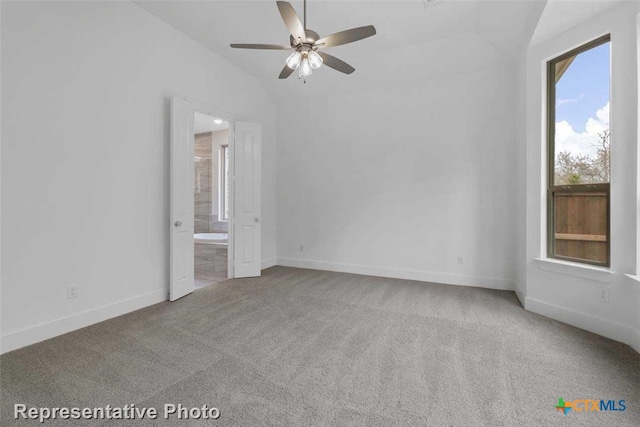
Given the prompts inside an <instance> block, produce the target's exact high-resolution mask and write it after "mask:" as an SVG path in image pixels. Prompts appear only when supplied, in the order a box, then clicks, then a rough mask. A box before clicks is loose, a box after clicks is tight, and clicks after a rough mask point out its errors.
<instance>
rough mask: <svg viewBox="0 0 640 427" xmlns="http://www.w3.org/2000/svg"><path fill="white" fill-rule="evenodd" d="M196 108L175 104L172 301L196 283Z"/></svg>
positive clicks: (175, 99) (178, 101) (177, 101)
mask: <svg viewBox="0 0 640 427" xmlns="http://www.w3.org/2000/svg"><path fill="white" fill-rule="evenodd" d="M193 168H194V166H193V108H192V106H191V104H190V103H189V102H187V101H186V100H185V99H183V98H179V97H177V96H174V97H173V98H172V100H171V184H170V186H171V190H170V191H171V202H170V204H171V208H170V209H171V217H170V219H171V224H170V228H171V231H170V232H169V234H170V236H171V237H170V246H171V249H170V253H171V255H170V257H171V260H170V264H171V267H170V269H171V272H170V277H171V278H170V285H169V299H170V300H171V301H175V300H177V299H178V298H181V297H183V296H185V295H187V294H190V293H191V292H193V290H194V283H193V230H194V224H193V223H194V219H193V197H194V196H193Z"/></svg>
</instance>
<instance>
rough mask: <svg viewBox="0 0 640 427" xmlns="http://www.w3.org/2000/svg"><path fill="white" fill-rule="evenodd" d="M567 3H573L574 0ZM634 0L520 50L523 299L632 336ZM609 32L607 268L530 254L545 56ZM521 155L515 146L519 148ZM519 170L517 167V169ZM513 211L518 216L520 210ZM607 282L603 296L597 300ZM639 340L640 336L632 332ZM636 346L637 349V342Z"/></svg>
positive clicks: (539, 222)
mask: <svg viewBox="0 0 640 427" xmlns="http://www.w3.org/2000/svg"><path fill="white" fill-rule="evenodd" d="M575 7H576V8H579V7H581V4H580V2H575ZM639 12H640V4H639V3H637V2H629V3H626V4H623V5H621V6H619V7H617V8H615V9H613V10H611V11H609V12H606V13H603V14H601V15H598V16H597V17H595V18H592V19H590V20H588V21H586V22H583V23H582V24H580V25H577V26H574V27H573V28H570V29H568V30H567V31H566V32H564V33H562V34H560V35H558V36H555V37H552V38H550V39H547V40H545V41H542V42H540V43H538V44H536V45H535V46H531V47H530V49H529V51H528V57H527V67H526V73H527V77H526V79H527V106H526V117H527V126H526V130H527V135H526V137H527V139H526V147H524V146H521V147H522V148H523V149H524V148H526V157H527V169H526V180H527V211H526V224H527V231H526V233H527V234H526V237H527V238H526V263H527V269H526V283H524V284H523V285H524V289H525V291H524V293H525V306H526V308H527V309H528V310H532V311H535V312H538V313H540V314H544V315H546V316H549V317H553V318H556V319H559V320H561V321H564V322H566V323H570V324H573V325H575V326H578V327H581V328H584V329H587V330H591V331H593V332H596V333H599V334H601V335H604V336H607V337H610V338H613V339H616V340H618V341H623V342H627V343H633V342H634V339H635V338H634V336H636V337H637V336H638V330H637V324H636V322H637V320H636V317H637V313H638V311H640V305H639V304H638V301H639V299H638V296H637V292H638V291H639V287H640V283H639V282H638V281H636V280H633V279H631V278H629V277H626V276H625V274H636V273H637V239H636V236H637V221H638V192H637V182H638V173H637V158H638V152H637V145H638V133H637V126H638V123H637V118H638V87H637V81H638V73H637V25H636V16H637V15H638V13H639ZM607 33H610V34H611V44H612V49H611V52H612V77H611V79H612V91H611V145H612V148H611V151H612V153H611V165H612V172H611V173H612V177H611V242H612V243H611V269H610V271H609V272H606V271H602V269H593V268H587V267H584V266H581V267H575V266H571V265H570V263H552V262H549V261H536V260H535V258H544V257H545V256H546V253H545V252H546V249H545V248H546V242H545V238H546V236H545V233H546V218H545V216H546V215H545V206H546V194H545V188H546V182H545V179H544V177H545V176H546V171H545V167H546V166H544V165H545V164H546V163H545V158H546V141H545V138H544V129H545V126H546V123H545V120H544V116H543V111H544V105H545V104H546V99H545V89H544V87H545V71H544V67H545V63H546V61H548V60H549V59H551V58H553V57H555V56H557V55H559V54H561V53H563V52H566V51H568V50H571V49H572V48H575V47H577V46H579V45H581V44H584V43H585V42H587V41H589V40H592V39H594V38H596V37H598V36H601V35H603V34H607ZM521 155H522V154H521ZM522 174H524V172H521V173H520V176H522ZM519 219H520V220H521V221H524V220H525V217H522V212H521V213H520V217H519ZM601 289H608V290H609V298H610V300H609V303H603V302H601V301H599V300H598V295H599V291H600V290H601ZM639 341H640V340H639ZM635 345H636V347H635V348H636V349H637V350H639V351H640V342H637V343H636V344H635Z"/></svg>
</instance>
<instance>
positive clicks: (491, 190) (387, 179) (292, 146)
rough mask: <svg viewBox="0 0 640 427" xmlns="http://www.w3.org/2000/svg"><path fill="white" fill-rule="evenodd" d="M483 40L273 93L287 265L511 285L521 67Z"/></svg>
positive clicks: (281, 251)
mask: <svg viewBox="0 0 640 427" xmlns="http://www.w3.org/2000/svg"><path fill="white" fill-rule="evenodd" d="M478 40H479V39H478V38H477V37H476V38H474V39H469V40H465V42H464V43H463V44H461V46H460V49H459V50H458V49H456V50H451V49H442V48H440V49H438V48H437V46H436V47H435V48H434V50H433V52H431V51H425V49H429V47H428V46H427V45H425V46H427V47H424V48H422V47H421V46H417V47H416V46H414V48H413V49H412V54H413V55H418V56H422V57H423V58H424V59H423V61H424V65H425V66H424V67H420V68H412V69H400V68H398V69H396V71H395V72H396V73H400V74H401V75H402V77H401V78H398V77H393V76H378V78H377V79H376V78H371V80H370V81H371V84H370V85H368V89H367V90H358V89H354V90H353V91H351V92H349V93H345V94H335V93H333V94H328V95H326V96H323V97H313V98H306V99H305V98H304V97H301V98H299V99H296V100H295V101H291V102H287V101H286V100H284V101H278V117H280V118H283V119H282V120H279V122H278V152H277V156H278V175H277V177H278V227H277V230H278V262H279V264H284V265H292V266H300V267H311V268H320V269H329V270H336V271H349V272H355V273H363V274H372V275H379V276H388V277H399V278H411V279H418V280H426V281H434V282H440V283H451V284H464V285H477V286H485V287H492V288H500V289H513V284H514V280H515V263H516V256H515V248H516V246H515V239H514V233H515V224H516V219H515V215H514V206H515V202H514V191H515V188H516V186H515V179H516V175H517V172H516V165H515V163H514V156H515V147H514V133H515V125H514V120H515V117H516V115H515V111H514V109H513V97H514V87H515V80H514V69H513V66H512V65H511V63H510V62H509V61H508V58H505V57H504V56H501V55H499V54H498V53H497V52H495V51H494V50H492V48H490V47H488V46H487V45H485V44H483V43H482V42H480V41H478ZM471 43H475V44H474V45H473V49H474V52H469V53H468V54H467V52H466V51H463V49H464V47H463V45H464V46H467V47H468V46H470V45H471ZM429 46H431V48H433V46H434V44H433V43H431V44H430V45H429ZM478 50H481V53H478ZM396 54H397V55H400V53H394V52H390V53H388V54H387V57H390V58H393V57H394V55H396ZM452 55H453V56H452ZM434 58H438V61H434V60H433V59H434ZM450 60H451V62H448V61H450ZM398 62H399V63H402V61H401V59H399V61H398ZM321 71H324V72H332V71H331V70H321ZM365 72H366V73H368V74H370V73H371V72H372V71H371V70H366V71H365ZM356 73H357V72H356ZM312 77H313V76H312ZM349 78H352V79H353V80H354V82H355V83H354V84H356V85H358V84H359V86H358V87H363V86H365V87H366V85H364V84H363V82H362V78H363V77H362V76H360V77H358V75H357V74H354V75H353V77H351V76H350V77H349ZM392 78H393V80H395V82H393V81H391V79H392ZM312 83H313V82H311V83H309V84H312ZM300 90H301V92H302V91H303V89H302V88H301V89H300ZM284 118H286V119H284ZM301 245H302V246H304V252H301V251H300V246H301ZM458 256H461V257H462V258H463V264H458V262H457V257H458Z"/></svg>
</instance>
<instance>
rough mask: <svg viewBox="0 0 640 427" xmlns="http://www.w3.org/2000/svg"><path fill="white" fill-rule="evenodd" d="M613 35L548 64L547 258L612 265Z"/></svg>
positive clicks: (590, 43)
mask: <svg viewBox="0 0 640 427" xmlns="http://www.w3.org/2000/svg"><path fill="white" fill-rule="evenodd" d="M610 47H611V43H610V37H609V36H608V35H607V36H605V37H601V38H599V39H597V40H594V41H592V42H589V43H587V44H585V45H584V46H581V47H579V48H577V49H574V50H573V51H571V52H568V53H566V54H564V55H562V56H559V57H558V58H555V59H553V60H551V61H549V62H548V64H547V85H548V156H549V167H548V189H547V190H548V196H547V197H548V221H547V227H548V238H547V242H548V248H547V252H548V256H549V257H550V258H559V259H565V260H569V261H577V262H583V263H588V264H596V265H602V266H609V264H610V259H609V257H610V247H611V241H610V232H609V230H610V226H609V200H610V197H609V195H610V191H609V186H610V183H609V180H610V175H611V166H610V147H611V142H610V131H609V87H610V63H611V61H610Z"/></svg>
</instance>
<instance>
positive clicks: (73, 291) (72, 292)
mask: <svg viewBox="0 0 640 427" xmlns="http://www.w3.org/2000/svg"><path fill="white" fill-rule="evenodd" d="M73 298H78V287H77V286H76V285H69V286H67V299H73Z"/></svg>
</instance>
